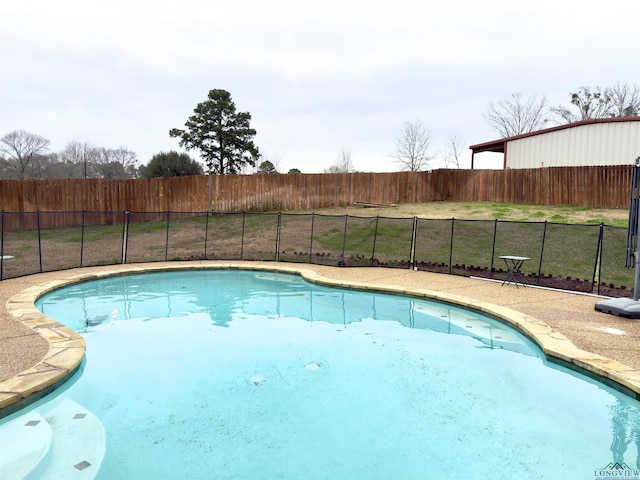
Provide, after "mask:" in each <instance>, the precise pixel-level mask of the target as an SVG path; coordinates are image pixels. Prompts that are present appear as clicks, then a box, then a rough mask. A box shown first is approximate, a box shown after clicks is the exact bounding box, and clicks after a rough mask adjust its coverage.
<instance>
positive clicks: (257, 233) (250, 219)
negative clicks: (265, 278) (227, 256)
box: [238, 213, 280, 262]
mask: <svg viewBox="0 0 640 480" xmlns="http://www.w3.org/2000/svg"><path fill="white" fill-rule="evenodd" d="M279 216H280V215H279V214H278V213H245V214H244V220H243V225H244V228H243V234H242V238H239V239H238V240H239V241H240V244H241V248H242V258H241V259H242V260H255V261H259V260H262V261H271V262H273V261H276V259H277V258H276V257H277V240H278V218H279Z"/></svg>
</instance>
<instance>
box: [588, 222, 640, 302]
mask: <svg viewBox="0 0 640 480" xmlns="http://www.w3.org/2000/svg"><path fill="white" fill-rule="evenodd" d="M601 245H602V246H601V249H602V250H601V252H600V256H599V259H598V263H597V265H596V276H595V281H596V283H597V288H596V289H595V292H596V293H598V294H601V295H611V296H630V297H632V296H633V287H634V283H635V268H623V267H624V266H625V264H626V257H627V251H626V246H627V229H626V228H621V227H611V226H607V225H602V240H601ZM630 260H631V262H630V263H631V264H633V263H634V262H635V256H633V255H632V256H631V258H630ZM634 266H635V265H634ZM620 290H625V291H627V292H629V293H628V294H627V295H621V294H620V293H621V292H620Z"/></svg>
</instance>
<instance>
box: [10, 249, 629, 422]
mask: <svg viewBox="0 0 640 480" xmlns="http://www.w3.org/2000/svg"><path fill="white" fill-rule="evenodd" d="M198 269H207V270H252V271H269V272H281V273H292V274H297V275H300V276H302V278H304V279H305V280H307V281H309V282H312V283H316V284H320V285H331V286H336V287H342V288H349V289H357V290H364V291H376V292H385V293H393V294H401V295H409V296H412V297H416V298H424V299H432V300H438V301H443V302H446V303H450V304H454V305H459V306H462V307H466V308H470V309H473V310H476V311H479V312H481V313H484V314H487V315H489V316H491V317H493V318H496V319H498V320H501V321H503V322H504V323H506V324H508V325H510V326H512V327H514V328H515V329H516V330H518V331H520V332H521V333H523V334H524V335H525V336H527V337H528V338H530V339H531V340H532V341H533V342H534V343H535V344H536V345H538V346H539V347H540V349H541V350H542V351H543V352H544V354H545V356H546V358H547V359H548V360H549V361H552V362H554V363H558V364H561V365H564V366H567V367H569V368H572V369H575V370H577V371H580V372H581V373H584V374H586V375H588V376H590V377H592V378H595V379H597V380H598V381H600V382H602V383H604V384H607V385H609V386H612V387H614V388H616V389H618V390H620V391H622V392H623V393H625V394H627V395H629V396H631V397H632V398H635V399H640V371H639V370H637V369H636V368H633V367H631V366H628V365H625V364H623V363H620V362H618V361H616V360H612V359H609V358H606V357H604V356H602V355H598V354H596V353H592V352H588V351H586V350H582V349H580V348H578V347H576V346H575V345H574V344H573V342H572V341H571V340H570V339H569V338H568V337H566V336H565V335H563V334H561V333H559V332H557V331H555V330H554V329H552V328H551V327H550V326H549V325H548V324H546V323H545V322H543V321H541V320H538V319H536V318H534V317H532V316H530V315H527V314H525V313H521V312H518V311H516V310H513V309H511V308H508V307H504V306H500V305H496V304H493V303H490V302H486V301H483V300H477V299H475V298H471V297H467V296H463V295H458V294H454V293H449V292H441V291H435V290H429V289H423V288H418V287H399V286H393V285H387V284H382V283H375V282H361V281H355V280H340V279H335V278H329V277H325V276H323V275H322V274H320V273H318V272H316V271H315V270H313V269H311V268H308V266H307V265H305V264H290V263H289V264H282V263H277V264H259V263H251V262H242V261H239V262H207V261H198V262H171V263H158V264H128V265H118V266H111V267H103V268H101V269H99V271H95V270H92V271H91V272H86V273H81V274H77V275H73V274H72V275H69V276H66V277H65V278H60V279H57V280H52V281H48V282H44V283H40V284H37V285H33V286H30V287H27V288H25V289H23V290H22V291H20V292H19V293H17V294H15V295H13V296H11V297H10V298H9V299H8V300H7V303H6V309H7V312H8V313H9V314H10V315H11V316H12V317H13V318H14V319H15V320H17V321H18V322H20V323H22V324H23V325H24V326H26V327H28V328H30V329H32V330H33V331H34V332H36V333H37V334H39V335H41V336H42V337H44V338H45V340H46V341H47V342H48V343H49V349H48V352H47V353H46V354H45V356H44V358H43V359H42V360H41V361H40V362H39V363H37V364H36V365H34V366H33V367H31V368H29V369H27V370H25V371H23V372H21V373H19V374H17V375H15V376H13V377H11V378H9V379H7V380H5V381H3V382H0V418H2V417H3V416H4V415H3V411H5V410H8V407H12V408H11V410H15V409H17V408H16V407H19V406H20V405H17V404H20V403H26V402H28V401H29V399H31V398H34V397H35V396H37V394H38V393H42V392H43V391H45V390H47V389H51V388H54V387H55V386H56V385H57V384H59V383H62V382H64V381H65V380H66V379H67V378H68V377H69V376H70V375H71V374H72V373H73V372H75V370H76V369H77V368H78V367H79V366H80V364H81V363H82V361H83V359H84V355H85V352H86V343H85V340H84V338H83V337H82V336H81V335H80V334H79V333H77V332H75V331H74V330H71V329H70V328H68V327H66V326H64V325H62V324H61V323H59V322H57V321H55V320H53V319H52V318H50V317H47V316H46V315H44V314H43V313H41V312H40V311H39V310H38V309H37V308H36V307H35V301H36V300H37V299H38V298H39V297H41V296H42V295H44V294H46V293H48V292H50V291H52V290H54V289H57V288H60V287H63V286H66V285H70V284H74V283H80V282H85V281H90V280H97V279H100V278H105V277H111V276H118V275H130V274H135V273H144V272H159V271H171V270H198ZM62 273H64V272H62Z"/></svg>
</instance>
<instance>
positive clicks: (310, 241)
mask: <svg viewBox="0 0 640 480" xmlns="http://www.w3.org/2000/svg"><path fill="white" fill-rule="evenodd" d="M315 219H316V214H315V212H311V238H310V239H309V263H313V262H312V261H311V259H312V255H313V223H314V220H315Z"/></svg>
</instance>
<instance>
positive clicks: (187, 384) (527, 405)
mask: <svg viewBox="0 0 640 480" xmlns="http://www.w3.org/2000/svg"><path fill="white" fill-rule="evenodd" d="M38 306H39V308H40V309H41V310H42V311H43V312H44V313H45V314H47V315H49V316H51V317H53V318H56V319H58V320H60V321H62V322H63V323H65V324H67V325H69V326H70V327H72V328H74V329H76V330H78V331H80V332H81V333H82V334H83V336H84V337H85V339H86V341H87V360H86V365H85V368H84V372H83V374H82V376H81V377H80V378H79V379H78V380H77V381H76V382H75V383H74V384H73V385H71V386H69V388H68V389H67V390H66V391H65V392H64V393H63V395H61V396H64V397H65V399H70V400H71V401H73V402H76V403H77V404H78V405H82V406H83V407H85V408H86V409H88V410H89V411H90V412H92V413H93V414H95V415H96V417H97V418H98V419H99V420H100V423H101V424H102V425H103V426H104V429H105V431H106V456H105V458H104V461H103V463H102V473H103V474H104V475H105V476H106V478H459V477H466V478H488V477H490V478H591V477H593V475H594V471H595V470H598V469H602V468H604V467H605V466H607V465H608V464H609V463H610V462H612V461H616V462H621V463H625V464H627V465H631V466H633V467H635V466H636V462H637V460H636V457H637V447H636V445H635V443H634V442H635V441H636V439H637V438H638V436H637V433H635V432H638V431H640V429H639V428H638V424H639V422H638V418H639V415H638V405H637V402H635V401H634V400H632V399H630V398H628V397H626V396H624V395H622V394H620V393H619V392H616V391H614V390H611V389H609V388H607V387H605V386H603V385H601V384H599V383H597V382H594V381H591V380H589V379H586V378H585V377H582V376H580V375H578V374H576V373H574V372H571V371H568V370H565V369H563V368H561V367H558V366H556V365H553V364H548V363H547V362H546V361H545V360H544V356H543V355H542V353H541V352H540V350H539V349H538V348H537V347H536V346H535V345H534V344H532V343H531V342H530V341H529V340H528V339H526V338H524V337H523V336H522V335H520V334H519V333H517V332H515V331H513V330H512V329H510V328H508V327H505V326H504V325H502V324H501V323H499V322H497V321H495V320H493V319H490V318H487V317H484V316H482V315H479V314H477V313H474V312H470V311H467V310H463V309H460V308H457V307H454V306H451V305H445V304H437V303H434V302H429V301H426V300H419V299H414V298H409V297H398V296H391V295H386V294H381V293H374V292H368V293H367V292H359V291H353V290H344V289H338V288H330V287H323V286H318V285H313V284H310V283H307V282H305V281H303V280H302V279H301V278H299V277H296V276H292V275H283V274H277V273H268V272H250V271H220V270H217V271H188V272H170V273H153V274H145V275H131V276H121V277H115V278H109V279H104V280H100V281H96V282H87V283H83V284H78V285H74V286H70V287H66V288H64V289H61V290H59V291H56V292H52V293H51V294H49V295H46V296H45V297H43V298H41V299H40V300H39V301H38ZM58 401H60V400H59V398H58ZM38 408H46V407H43V406H39V407H38ZM627 478H633V477H627Z"/></svg>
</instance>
